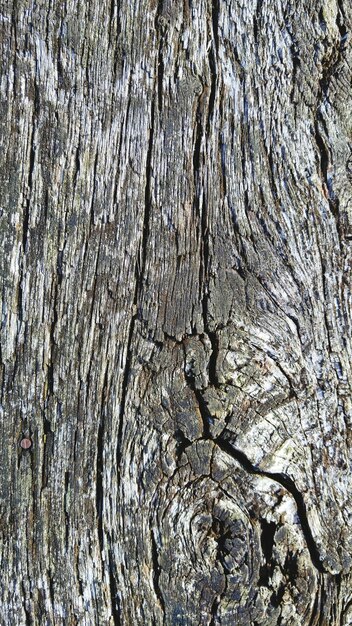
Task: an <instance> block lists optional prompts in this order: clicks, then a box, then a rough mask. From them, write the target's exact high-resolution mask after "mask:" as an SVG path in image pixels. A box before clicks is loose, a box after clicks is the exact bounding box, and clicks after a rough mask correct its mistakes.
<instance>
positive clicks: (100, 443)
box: [95, 374, 106, 553]
mask: <svg viewBox="0 0 352 626" xmlns="http://www.w3.org/2000/svg"><path fill="white" fill-rule="evenodd" d="M105 375H106V374H105ZM103 415H104V414H103V411H102V415H101V420H100V424H99V428H98V436H97V462H96V485H95V506H96V511H97V523H98V537H99V546H100V552H101V553H102V552H103V549H104V531H103V508H104V485H103V475H104V456H103V451H104V416H103Z"/></svg>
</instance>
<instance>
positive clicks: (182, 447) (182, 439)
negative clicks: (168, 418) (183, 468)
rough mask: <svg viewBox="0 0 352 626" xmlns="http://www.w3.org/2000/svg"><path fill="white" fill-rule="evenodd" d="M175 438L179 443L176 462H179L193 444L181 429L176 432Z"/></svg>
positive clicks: (177, 444)
mask: <svg viewBox="0 0 352 626" xmlns="http://www.w3.org/2000/svg"><path fill="white" fill-rule="evenodd" d="M174 437H175V439H176V442H177V443H176V460H177V462H179V461H180V459H181V456H182V454H183V453H184V452H185V451H186V450H187V448H189V446H191V445H192V442H191V441H190V439H188V438H187V437H186V436H185V435H184V434H183V432H182V430H181V429H180V428H178V429H177V430H176V431H175V433H174Z"/></svg>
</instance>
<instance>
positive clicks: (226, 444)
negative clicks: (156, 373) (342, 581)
mask: <svg viewBox="0 0 352 626" xmlns="http://www.w3.org/2000/svg"><path fill="white" fill-rule="evenodd" d="M214 441H215V443H216V444H217V445H218V446H219V448H220V449H221V450H223V452H226V454H228V455H229V456H231V457H232V458H233V459H235V460H236V461H237V462H238V463H239V464H240V465H241V466H242V467H243V468H244V469H245V470H246V471H247V472H248V473H249V474H257V475H260V476H266V477H267V478H270V479H272V480H274V481H276V482H278V483H279V484H280V485H282V486H283V487H284V488H285V489H286V490H287V491H288V492H289V493H290V494H291V495H292V497H293V498H294V500H295V502H296V506H297V514H298V517H299V519H300V523H301V528H302V532H303V534H304V537H305V540H306V544H307V548H308V550H309V554H310V557H311V560H312V563H313V565H314V566H315V567H316V569H317V570H318V571H319V572H322V573H326V572H327V570H326V569H325V568H324V566H323V564H322V562H321V560H320V555H319V551H318V548H317V546H316V544H315V541H314V539H313V535H312V531H311V529H310V526H309V523H308V518H307V509H306V505H305V502H304V499H303V496H302V494H301V493H300V491H298V489H297V487H296V485H295V483H294V482H293V480H292V478H290V477H289V476H287V475H286V474H278V473H271V472H265V471H263V470H260V469H258V468H257V467H256V466H255V465H253V464H252V463H251V461H250V460H249V459H248V457H247V456H246V455H245V454H244V452H242V451H241V450H238V449H236V448H234V447H233V445H232V444H231V443H230V441H229V440H227V439H223V438H222V437H218V438H217V439H215V440H214Z"/></svg>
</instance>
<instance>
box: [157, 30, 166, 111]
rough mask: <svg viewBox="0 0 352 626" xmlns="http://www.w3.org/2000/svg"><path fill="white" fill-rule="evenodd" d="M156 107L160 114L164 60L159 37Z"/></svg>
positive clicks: (161, 42)
mask: <svg viewBox="0 0 352 626" xmlns="http://www.w3.org/2000/svg"><path fill="white" fill-rule="evenodd" d="M157 75H158V109H159V113H160V114H161V111H162V108H163V80H164V60H163V39H162V37H160V42H159V51H158V71H157Z"/></svg>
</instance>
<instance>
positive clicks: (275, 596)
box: [270, 583, 286, 609]
mask: <svg viewBox="0 0 352 626" xmlns="http://www.w3.org/2000/svg"><path fill="white" fill-rule="evenodd" d="M285 589H286V587H285V585H284V584H283V583H282V584H281V585H280V587H279V588H278V590H277V591H274V592H273V593H272V594H271V596H270V603H271V605H272V606H273V607H274V608H275V609H277V608H278V607H279V606H280V604H281V602H282V598H283V597H284V593H285Z"/></svg>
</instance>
